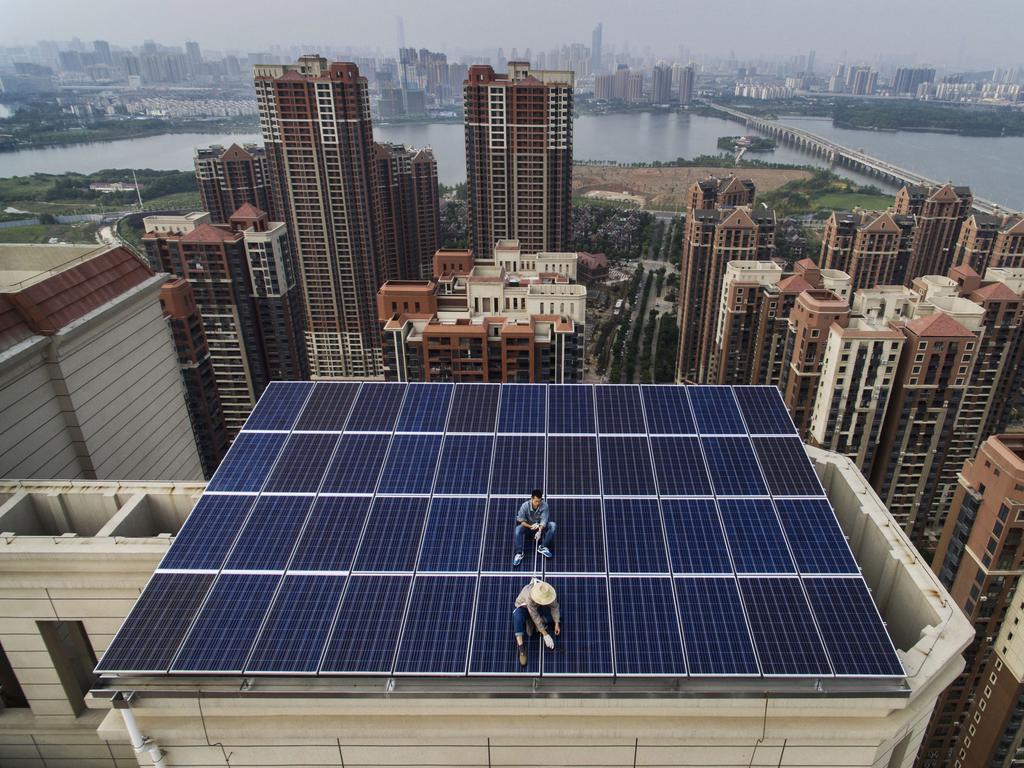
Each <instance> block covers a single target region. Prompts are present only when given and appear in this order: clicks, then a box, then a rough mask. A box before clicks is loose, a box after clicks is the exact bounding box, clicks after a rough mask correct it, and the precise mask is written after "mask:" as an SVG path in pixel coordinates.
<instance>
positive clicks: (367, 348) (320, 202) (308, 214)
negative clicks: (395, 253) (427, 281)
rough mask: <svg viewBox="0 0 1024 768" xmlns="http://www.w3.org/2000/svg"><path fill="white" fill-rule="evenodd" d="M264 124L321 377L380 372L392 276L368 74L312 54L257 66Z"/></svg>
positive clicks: (311, 351)
mask: <svg viewBox="0 0 1024 768" xmlns="http://www.w3.org/2000/svg"><path fill="white" fill-rule="evenodd" d="M253 75H254V84H255V87H256V100H257V103H258V105H259V110H260V128H261V131H262V133H263V140H264V142H265V145H266V150H267V162H268V165H269V168H270V173H271V177H272V179H273V180H274V183H276V184H278V185H280V186H281V189H282V195H281V197H282V199H284V200H286V201H287V202H286V204H285V207H286V208H287V212H288V215H289V216H290V217H291V219H290V221H289V224H290V226H289V230H290V234H291V237H292V240H293V246H294V248H295V260H296V263H297V264H298V269H299V276H298V277H299V283H300V284H301V286H302V291H303V302H302V303H303V306H304V309H305V314H306V316H305V323H304V334H305V341H306V349H307V351H308V355H309V363H310V370H311V373H312V374H313V375H314V376H320V377H336V376H370V377H374V376H380V375H381V373H382V369H381V365H382V362H381V357H380V330H379V328H378V325H377V319H376V307H375V303H374V297H375V295H376V292H377V288H378V286H380V284H381V283H382V282H383V281H384V264H383V260H382V257H381V248H380V244H379V239H380V236H379V232H378V231H377V226H376V224H377V212H376V211H377V206H378V205H379V202H378V200H377V195H378V191H377V185H376V184H375V181H374V180H375V178H376V173H375V171H376V169H375V166H374V162H373V156H374V149H373V127H372V125H371V122H370V96H369V91H368V85H367V81H366V78H365V77H363V76H362V75H360V74H359V68H358V67H357V66H356V65H355V64H352V63H340V62H335V63H328V61H327V60H326V59H324V58H321V57H319V56H304V57H302V58H301V59H300V60H299V61H298V62H297V63H296V64H288V65H270V64H267V65H263V64H260V65H257V66H255V67H254V68H253Z"/></svg>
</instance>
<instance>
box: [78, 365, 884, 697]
mask: <svg viewBox="0 0 1024 768" xmlns="http://www.w3.org/2000/svg"><path fill="white" fill-rule="evenodd" d="M292 386H293V385H292V384H274V385H272V386H271V387H270V388H268V390H267V394H266V397H265V398H264V401H265V402H264V401H261V405H260V407H258V408H257V409H256V411H255V413H254V415H255V417H256V418H255V419H254V420H253V423H256V424H262V425H263V426H262V427H256V428H255V431H249V429H250V427H252V423H250V425H249V427H247V428H246V429H245V430H243V431H242V433H241V434H240V435H239V437H238V439H237V440H236V441H235V445H234V447H233V448H232V450H231V451H230V452H229V455H228V456H227V457H226V459H225V461H224V462H223V463H222V466H221V469H220V470H219V471H218V472H217V474H216V476H215V477H214V478H213V480H212V481H211V483H210V486H209V488H208V493H206V494H205V495H204V496H203V497H202V498H201V499H200V501H199V503H198V504H197V505H196V507H195V509H194V510H193V512H192V514H191V515H190V516H189V518H188V520H187V521H186V524H185V525H184V526H183V528H182V530H181V531H180V532H179V534H178V535H177V537H176V538H175V540H174V542H173V544H172V545H171V547H170V549H169V551H168V553H167V555H166V556H165V558H164V560H163V561H162V563H161V566H160V570H159V571H158V572H157V574H156V575H155V576H154V578H153V579H152V580H151V582H150V584H149V585H148V586H147V589H146V590H145V591H144V592H143V594H142V596H141V597H140V599H139V601H138V603H137V606H136V609H134V610H133V612H132V614H131V615H130V616H129V619H127V620H126V621H125V623H124V625H123V627H122V629H121V630H120V631H119V632H118V634H117V635H116V636H115V638H114V639H113V641H111V643H110V645H109V648H108V652H107V654H106V655H105V656H104V659H103V661H102V662H101V663H100V665H99V667H98V669H99V670H100V671H103V672H107V673H119V672H120V673H133V672H142V673H147V672H148V673H152V674H163V673H166V672H167V671H168V670H171V671H173V672H177V673H195V672H207V673H221V674H243V670H244V674H253V675H261V674H297V675H309V674H317V673H319V674H323V675H345V674H355V675H359V674H367V675H369V674H373V675H392V674H402V675H418V674H429V675H458V676H461V675H465V674H470V675H481V674H498V675H520V674H525V675H533V676H537V675H540V676H559V675H583V676H587V675H593V676H609V675H638V676H647V675H669V676H679V675H685V674H690V675H694V676H717V675H739V676H756V675H759V674H763V675H769V676H783V677H789V676H821V675H825V676H831V675H833V674H836V675H842V676H854V677H865V676H866V677H880V678H892V677H899V676H902V674H903V673H902V669H901V668H900V665H899V660H898V657H897V656H896V655H895V653H894V651H893V648H892V643H891V641H889V638H888V636H887V634H886V632H885V627H884V624H883V623H882V622H881V620H880V619H879V618H878V614H877V611H876V610H875V607H874V605H873V603H872V602H871V598H870V593H869V592H868V591H867V588H866V586H865V585H864V583H863V580H862V579H861V578H860V576H859V569H858V566H857V563H856V561H855V560H854V558H853V556H852V553H851V552H850V550H849V547H848V546H847V544H846V541H845V537H844V536H843V533H842V530H841V529H840V527H839V525H838V522H837V521H836V518H835V515H834V513H833V512H832V509H831V507H830V505H829V502H828V499H827V498H826V497H825V495H824V493H823V490H822V488H821V485H820V484H819V483H818V481H817V478H816V476H815V474H814V469H813V465H812V463H811V462H810V461H809V460H808V459H807V457H806V454H805V451H804V447H803V445H802V444H801V443H800V441H799V439H798V438H797V437H796V436H795V434H794V430H793V429H792V425H791V423H790V422H789V419H788V415H787V414H786V413H785V410H784V406H783V405H782V403H781V399H780V396H779V395H778V393H777V391H776V390H775V389H773V388H770V387H760V388H747V389H744V388H736V389H734V390H730V389H729V388H716V387H702V388H686V387H674V386H661V387H638V386H632V385H630V386H607V387H601V388H599V389H596V390H595V388H594V387H593V386H587V385H571V386H556V385H551V386H545V385H507V386H504V387H502V386H499V385H450V384H419V385H406V384H383V383H379V382H366V383H364V384H354V383H351V382H342V383H338V382H318V383H317V384H315V385H313V384H310V383H306V384H302V385H294V386H296V387H297V389H290V388H291V387H292ZM598 400H600V405H598V402H597V401H598ZM264 406H265V407H264ZM741 412H742V414H743V416H740V413H741ZM695 414H696V415H695ZM598 424H600V427H601V433H602V434H600V435H598V434H597V426H598ZM698 426H699V430H698V429H697V427H698ZM496 429H497V432H498V434H497V435H495V430H496ZM746 429H749V431H750V433H751V434H752V435H753V436H752V437H748V435H747V434H746V431H745V430H746ZM695 430H696V431H698V432H700V435H699V436H698V435H697V434H695ZM287 431H290V434H285V432H287ZM634 431H635V434H633V432H634ZM272 432H273V433H272ZM787 435H788V436H787ZM534 487H541V488H543V489H544V490H545V491H546V493H547V496H548V503H549V504H550V506H551V519H552V521H553V522H554V523H555V524H556V525H557V526H558V529H557V534H556V536H555V537H554V540H553V542H552V544H551V548H552V551H553V556H552V557H551V558H550V559H546V558H543V557H540V556H539V554H538V553H537V551H536V548H537V543H536V541H535V540H534V539H533V537H532V536H527V537H526V542H525V545H526V546H525V550H524V555H525V558H524V560H523V562H522V563H520V564H519V565H518V566H513V565H512V555H513V553H514V544H513V541H514V533H515V531H516V530H517V526H516V522H515V517H516V511H517V509H518V507H519V506H520V505H521V504H522V503H523V502H524V501H526V500H527V499H528V496H529V492H530V490H531V489H532V488H534ZM234 489H244V490H234ZM520 530H521V529H520ZM218 571H219V574H218V573H217V572H218ZM673 574H674V575H675V577H674V578H673ZM737 574H738V575H739V578H737ZM534 576H543V577H544V578H546V579H548V580H549V581H551V583H552V584H554V585H555V588H556V589H557V590H558V592H559V600H560V604H561V608H562V612H563V616H564V626H563V630H564V632H563V634H562V636H561V637H560V638H559V640H558V641H557V650H556V651H547V650H545V649H543V648H541V647H540V646H539V644H538V639H537V638H536V637H534V638H533V639H531V641H530V659H529V665H528V666H527V668H526V670H524V671H520V668H519V664H518V659H517V654H516V647H515V642H514V639H513V632H512V602H513V600H514V598H515V595H516V594H517V593H518V590H519V589H521V588H522V587H523V586H524V585H526V584H527V583H528V581H529V579H530V578H531V577H534ZM414 585H415V587H414ZM411 590H415V594H413V592H412V591H411ZM609 611H611V612H612V613H611V615H610V616H609ZM826 649H827V650H826Z"/></svg>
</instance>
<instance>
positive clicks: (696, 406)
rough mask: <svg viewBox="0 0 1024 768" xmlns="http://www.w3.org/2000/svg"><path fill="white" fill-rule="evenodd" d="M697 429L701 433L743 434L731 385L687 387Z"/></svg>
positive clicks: (743, 427)
mask: <svg viewBox="0 0 1024 768" xmlns="http://www.w3.org/2000/svg"><path fill="white" fill-rule="evenodd" d="M686 394H687V395H688V396H689V398H690V406H691V407H692V408H693V416H694V419H695V420H696V422H697V431H699V432H700V433H701V434H702V435H745V434H747V429H746V427H745V426H743V417H742V416H740V409H739V407H738V406H737V405H736V398H734V397H733V395H732V387H711V386H706V387H687V391H686Z"/></svg>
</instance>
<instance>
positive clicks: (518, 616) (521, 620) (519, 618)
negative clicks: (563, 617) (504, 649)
mask: <svg viewBox="0 0 1024 768" xmlns="http://www.w3.org/2000/svg"><path fill="white" fill-rule="evenodd" d="M537 610H538V611H539V612H540V617H541V618H542V619H543V620H544V629H547V628H548V627H550V626H551V625H552V624H554V622H553V621H552V620H551V607H550V606H547V605H539V606H537ZM532 621H533V619H531V618H530V612H529V611H528V610H526V606H525V605H523V606H520V607H519V608H516V609H515V610H514V611H512V626H513V627H515V631H516V637H522V636H523V635H525V634H526V625H527V624H528V623H531V622H532Z"/></svg>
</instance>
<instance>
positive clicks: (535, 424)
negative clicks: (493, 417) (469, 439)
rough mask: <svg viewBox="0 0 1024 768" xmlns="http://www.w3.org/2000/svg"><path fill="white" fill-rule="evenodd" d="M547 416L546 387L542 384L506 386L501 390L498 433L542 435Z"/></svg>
mask: <svg viewBox="0 0 1024 768" xmlns="http://www.w3.org/2000/svg"><path fill="white" fill-rule="evenodd" d="M546 415H547V387H546V386H545V385H543V384H506V385H504V386H503V387H502V388H501V407H500V408H499V409H498V431H499V432H529V433H539V434H543V433H544V431H545V422H546V421H547V419H546Z"/></svg>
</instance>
